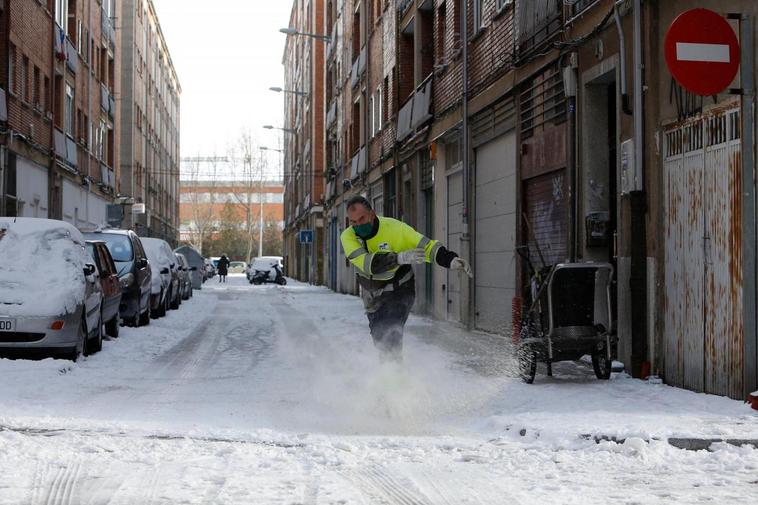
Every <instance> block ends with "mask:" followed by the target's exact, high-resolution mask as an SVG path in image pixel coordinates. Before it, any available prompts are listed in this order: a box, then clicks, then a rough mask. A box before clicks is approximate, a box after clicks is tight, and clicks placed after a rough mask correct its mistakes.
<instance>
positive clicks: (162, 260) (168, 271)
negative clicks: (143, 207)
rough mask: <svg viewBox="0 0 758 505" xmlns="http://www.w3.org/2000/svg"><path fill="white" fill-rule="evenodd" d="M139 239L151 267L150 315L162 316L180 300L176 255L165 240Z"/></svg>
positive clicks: (175, 307)
mask: <svg viewBox="0 0 758 505" xmlns="http://www.w3.org/2000/svg"><path fill="white" fill-rule="evenodd" d="M141 240H142V245H143V246H144V247H145V252H146V253H147V259H148V260H149V261H150V264H151V265H152V269H153V277H152V281H151V295H150V307H151V310H152V315H153V317H163V316H165V315H166V312H168V310H169V309H178V308H179V304H180V303H181V300H182V299H181V295H180V293H179V272H178V270H177V261H176V256H175V255H174V251H173V250H172V249H171V246H169V245H168V242H166V241H165V240H162V239H159V238H144V237H143V238H142V239H141Z"/></svg>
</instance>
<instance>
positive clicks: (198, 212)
mask: <svg viewBox="0 0 758 505" xmlns="http://www.w3.org/2000/svg"><path fill="white" fill-rule="evenodd" d="M182 161H183V162H184V163H183V165H182V180H183V181H184V183H185V184H186V185H187V186H189V187H190V188H191V190H190V191H187V192H185V193H183V194H182V197H183V199H184V201H185V202H186V203H188V204H189V205H190V211H191V217H192V220H191V222H190V224H189V243H190V245H191V246H192V247H194V248H195V249H197V250H198V251H199V252H200V254H202V253H203V242H204V241H205V240H207V239H208V238H210V237H211V235H212V234H213V233H214V231H215V229H216V224H217V223H216V219H215V217H214V206H215V204H216V201H217V198H218V195H217V193H216V184H217V180H218V164H219V162H222V161H224V158H221V157H218V156H210V157H201V156H196V157H194V158H185V159H184V160H182Z"/></svg>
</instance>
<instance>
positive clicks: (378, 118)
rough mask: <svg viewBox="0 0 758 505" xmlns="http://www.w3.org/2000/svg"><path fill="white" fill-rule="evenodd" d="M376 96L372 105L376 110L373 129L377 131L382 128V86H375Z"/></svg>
mask: <svg viewBox="0 0 758 505" xmlns="http://www.w3.org/2000/svg"><path fill="white" fill-rule="evenodd" d="M375 96H376V98H375V99H374V106H375V107H376V112H375V113H374V131H375V132H376V133H379V132H380V131H381V129H382V87H381V86H379V87H378V88H376V95H375Z"/></svg>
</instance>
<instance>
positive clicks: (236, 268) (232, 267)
mask: <svg viewBox="0 0 758 505" xmlns="http://www.w3.org/2000/svg"><path fill="white" fill-rule="evenodd" d="M246 271H247V263H245V262H244V261H232V262H231V263H229V273H230V274H244V273H245V272H246Z"/></svg>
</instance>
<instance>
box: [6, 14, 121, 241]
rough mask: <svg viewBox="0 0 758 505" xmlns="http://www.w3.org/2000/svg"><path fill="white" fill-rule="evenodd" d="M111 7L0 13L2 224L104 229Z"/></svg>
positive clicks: (111, 139) (114, 81)
mask: <svg viewBox="0 0 758 505" xmlns="http://www.w3.org/2000/svg"><path fill="white" fill-rule="evenodd" d="M118 14H119V13H118V11H117V3H116V1H115V0H103V1H100V0H44V1H30V0H9V1H6V2H3V4H2V6H1V7H0V33H1V35H0V58H2V61H3V62H6V63H5V64H3V65H0V82H1V83H2V89H1V90H0V124H1V125H2V126H0V215H5V216H25V217H47V218H55V219H63V220H65V221H68V222H70V223H72V224H74V225H75V226H79V227H91V226H98V225H103V224H105V223H106V222H107V205H108V204H110V203H111V202H112V201H113V198H114V197H115V196H116V194H117V191H118V164H117V163H116V160H117V159H118V152H119V142H118V139H117V138H116V135H115V130H116V128H117V123H118V109H117V103H116V100H115V97H116V96H117V95H118V92H119V89H118V87H119V83H118V68H119V61H120V53H119V48H118V44H117V37H116V31H115V28H114V27H115V19H117V17H118Z"/></svg>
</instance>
